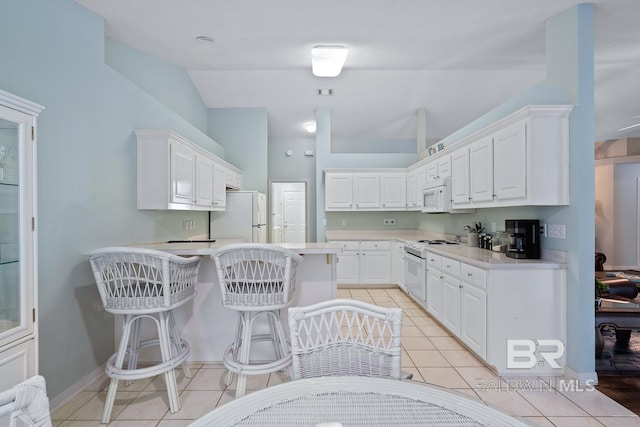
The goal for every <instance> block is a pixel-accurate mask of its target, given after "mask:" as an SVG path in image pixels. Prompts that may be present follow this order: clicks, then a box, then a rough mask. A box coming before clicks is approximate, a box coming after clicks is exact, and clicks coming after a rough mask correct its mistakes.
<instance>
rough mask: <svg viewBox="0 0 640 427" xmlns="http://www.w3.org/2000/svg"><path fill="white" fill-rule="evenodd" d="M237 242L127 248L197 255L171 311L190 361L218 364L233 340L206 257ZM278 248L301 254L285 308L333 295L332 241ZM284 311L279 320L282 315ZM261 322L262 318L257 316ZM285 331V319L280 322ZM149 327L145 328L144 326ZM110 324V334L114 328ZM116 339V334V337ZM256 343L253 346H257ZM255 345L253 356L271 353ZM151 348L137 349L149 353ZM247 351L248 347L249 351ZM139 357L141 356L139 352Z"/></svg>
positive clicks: (232, 320)
mask: <svg viewBox="0 0 640 427" xmlns="http://www.w3.org/2000/svg"><path fill="white" fill-rule="evenodd" d="M241 242H242V240H236V239H221V240H217V241H216V242H213V243H208V242H205V243H200V242H196V243H194V242H191V243H189V242H180V243H166V242H159V243H144V244H132V245H129V246H134V247H140V248H147V249H157V250H161V251H165V252H169V253H173V254H176V255H181V256H200V257H202V264H201V265H200V271H199V273H198V288H197V291H196V296H195V298H194V299H193V300H191V301H189V302H187V303H186V304H184V305H182V306H180V307H178V308H177V309H175V310H174V317H175V320H176V324H177V327H178V329H179V330H180V333H181V336H182V337H183V338H185V339H186V340H187V341H188V342H189V343H190V345H191V353H190V355H189V359H188V360H190V361H198V362H221V361H222V355H223V354H224V351H225V350H226V348H227V347H228V346H229V345H230V344H231V342H232V341H233V340H234V334H235V325H236V322H237V314H236V312H235V311H232V310H229V309H227V308H225V307H224V306H223V305H222V295H221V289H220V284H219V281H218V277H217V273H216V269H215V264H214V262H213V260H212V259H211V257H210V255H213V254H215V253H216V251H218V250H220V249H221V248H223V247H225V246H227V245H230V244H233V243H241ZM278 246H281V247H284V248H287V249H291V250H293V251H295V252H297V253H299V254H300V255H302V256H303V257H304V261H303V262H301V263H300V264H299V265H298V268H297V272H296V285H295V290H294V293H293V296H292V302H291V306H306V305H310V304H314V303H316V302H321V301H327V300H330V299H334V298H336V291H337V279H336V262H337V256H336V255H337V254H339V253H340V252H342V248H341V247H340V246H339V245H336V244H332V243H299V244H298V243H296V244H280V245H278ZM286 318H287V316H286V311H285V313H284V315H283V319H286ZM260 319H261V320H264V318H263V317H261V318H260ZM283 323H284V324H283V327H284V328H285V331H286V330H288V324H287V322H286V320H285V321H284V322H283ZM146 327H149V328H148V329H145V328H146ZM151 327H152V325H151V324H150V323H149V324H146V325H143V328H142V329H143V331H142V334H143V336H145V335H151V334H152V333H153V331H152V330H151ZM120 330H121V329H120V328H118V327H116V333H119V332H120ZM117 338H119V337H117ZM258 347H259V346H258ZM266 347H267V346H264V348H256V357H257V358H260V357H271V355H270V354H269V352H271V351H272V350H271V349H270V348H266ZM151 350H155V349H143V350H142V351H143V352H144V351H151ZM252 352H253V349H252ZM143 357H146V358H152V359H159V355H157V354H148V353H147V354H145V355H144V356H143ZM141 358H142V356H141Z"/></svg>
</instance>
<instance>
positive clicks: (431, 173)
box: [425, 160, 438, 183]
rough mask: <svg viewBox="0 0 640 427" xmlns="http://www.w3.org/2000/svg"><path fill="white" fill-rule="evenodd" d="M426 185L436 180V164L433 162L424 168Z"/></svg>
mask: <svg viewBox="0 0 640 427" xmlns="http://www.w3.org/2000/svg"><path fill="white" fill-rule="evenodd" d="M425 172H426V174H427V176H426V179H427V183H429V182H432V181H435V180H437V179H438V162H437V161H435V160H433V161H431V162H429V163H427V165H426V166H425Z"/></svg>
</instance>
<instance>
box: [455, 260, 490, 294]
mask: <svg viewBox="0 0 640 427" xmlns="http://www.w3.org/2000/svg"><path fill="white" fill-rule="evenodd" d="M460 269H461V273H462V275H461V278H462V280H463V281H465V282H467V283H471V284H472V285H474V286H477V287H479V288H482V289H486V288H487V272H486V271H485V270H483V269H481V268H478V267H473V266H471V265H468V264H464V263H463V264H462V265H461V267H460Z"/></svg>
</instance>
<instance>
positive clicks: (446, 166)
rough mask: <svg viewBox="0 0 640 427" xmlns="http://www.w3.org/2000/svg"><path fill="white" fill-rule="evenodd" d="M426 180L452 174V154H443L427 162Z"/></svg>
mask: <svg viewBox="0 0 640 427" xmlns="http://www.w3.org/2000/svg"><path fill="white" fill-rule="evenodd" d="M426 174H427V176H426V182H427V183H429V182H433V181H439V180H443V179H445V178H448V177H450V176H451V156H450V155H443V156H441V157H438V158H437V159H435V160H433V161H431V162H429V163H427V164H426Z"/></svg>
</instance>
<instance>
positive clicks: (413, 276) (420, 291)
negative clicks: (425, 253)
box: [404, 252, 427, 303]
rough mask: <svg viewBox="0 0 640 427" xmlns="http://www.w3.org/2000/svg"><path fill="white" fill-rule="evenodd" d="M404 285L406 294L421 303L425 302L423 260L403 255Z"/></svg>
mask: <svg viewBox="0 0 640 427" xmlns="http://www.w3.org/2000/svg"><path fill="white" fill-rule="evenodd" d="M404 285H405V286H406V287H407V292H409V294H411V295H412V296H413V297H415V298H417V299H418V300H419V301H422V303H426V301H427V292H426V290H427V288H426V286H425V260H424V258H420V257H417V256H415V255H413V254H410V253H408V252H405V253H404Z"/></svg>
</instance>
